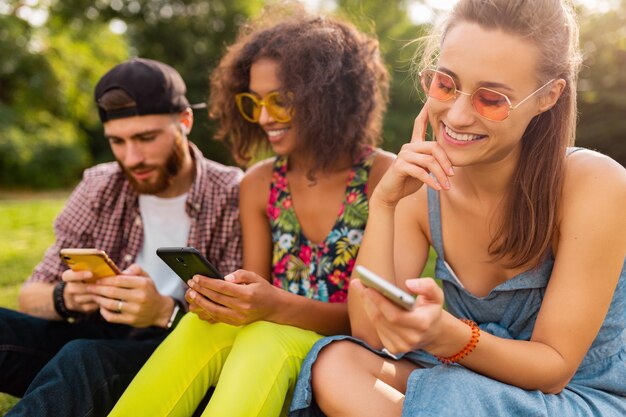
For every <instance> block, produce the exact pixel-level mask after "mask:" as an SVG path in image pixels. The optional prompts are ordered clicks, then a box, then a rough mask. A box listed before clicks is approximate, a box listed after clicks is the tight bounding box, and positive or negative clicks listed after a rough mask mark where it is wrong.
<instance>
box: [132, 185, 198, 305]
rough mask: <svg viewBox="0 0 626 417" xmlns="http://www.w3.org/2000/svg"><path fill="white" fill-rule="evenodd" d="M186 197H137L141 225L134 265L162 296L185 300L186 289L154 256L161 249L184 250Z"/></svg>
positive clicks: (187, 224) (185, 240)
mask: <svg viewBox="0 0 626 417" xmlns="http://www.w3.org/2000/svg"><path fill="white" fill-rule="evenodd" d="M186 201H187V193H185V194H183V195H181V196H178V197H174V198H160V197H156V196H154V195H147V194H141V195H139V211H140V212H141V219H142V221H143V233H144V234H143V246H142V247H141V250H140V251H139V254H138V255H137V259H136V260H135V262H136V263H137V264H139V265H140V266H141V267H142V268H143V269H144V270H145V271H146V272H148V274H150V277H152V280H153V281H154V283H155V284H156V287H157V289H158V290H159V292H160V293H161V294H163V295H168V296H171V297H174V298H176V299H179V300H184V299H185V291H186V289H187V286H186V285H185V284H184V283H183V281H182V280H181V279H180V278H179V277H178V276H177V275H176V274H175V273H174V271H172V270H171V269H170V267H169V266H167V265H166V264H165V262H163V261H162V260H161V259H160V258H159V257H158V256H157V255H156V250H157V248H160V247H162V246H187V239H188V237H189V228H190V227H191V218H190V217H189V215H188V214H187V212H186V211H185V203H186Z"/></svg>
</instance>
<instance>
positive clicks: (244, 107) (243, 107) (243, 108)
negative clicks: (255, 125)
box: [237, 94, 261, 122]
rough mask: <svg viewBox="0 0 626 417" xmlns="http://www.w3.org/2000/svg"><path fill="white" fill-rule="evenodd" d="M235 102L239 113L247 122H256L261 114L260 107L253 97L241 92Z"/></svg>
mask: <svg viewBox="0 0 626 417" xmlns="http://www.w3.org/2000/svg"><path fill="white" fill-rule="evenodd" d="M237 104H238V107H239V111H240V112H241V115H242V116H243V117H244V118H245V119H246V120H248V121H249V122H258V121H259V115H260V114H261V107H260V106H259V105H258V102H257V101H256V100H255V98H254V97H252V96H250V95H248V94H241V95H239V96H238V97H237Z"/></svg>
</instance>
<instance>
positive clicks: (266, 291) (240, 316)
mask: <svg viewBox="0 0 626 417" xmlns="http://www.w3.org/2000/svg"><path fill="white" fill-rule="evenodd" d="M188 283H189V286H190V287H191V288H190V289H189V290H188V291H187V294H186V296H185V298H186V299H187V301H188V302H189V305H190V311H192V312H194V313H196V314H198V316H199V317H200V318H201V319H203V320H206V321H209V322H222V323H227V324H231V325H234V326H241V325H244V324H248V323H252V322H255V321H258V320H269V318H270V317H271V315H272V314H273V313H274V306H275V303H273V302H272V300H273V295H274V294H275V292H276V291H279V290H278V289H277V288H276V287H274V286H273V285H271V284H270V283H269V282H268V281H267V280H266V279H265V278H263V277H261V276H260V275H258V274H256V273H254V272H251V271H245V270H242V269H240V270H238V271H235V272H233V273H232V274H228V275H227V276H226V277H225V279H224V280H220V279H214V278H207V277H203V276H201V275H196V276H194V278H193V279H191V280H189V282H188Z"/></svg>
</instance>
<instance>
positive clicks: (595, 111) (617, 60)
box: [576, 0, 626, 166]
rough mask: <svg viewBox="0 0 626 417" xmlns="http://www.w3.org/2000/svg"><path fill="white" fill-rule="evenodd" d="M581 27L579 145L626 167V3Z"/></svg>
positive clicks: (592, 15)
mask: <svg viewBox="0 0 626 417" xmlns="http://www.w3.org/2000/svg"><path fill="white" fill-rule="evenodd" d="M581 13H584V11H581ZM580 23H581V36H580V38H581V46H582V47H583V51H584V65H583V68H582V71H581V74H580V82H579V83H578V90H579V106H578V109H579V113H580V120H579V123H578V137H577V139H576V143H577V145H580V146H584V147H588V148H591V149H597V150H598V151H600V152H602V153H605V154H607V155H610V156H611V157H613V158H614V159H616V160H617V161H618V162H619V163H621V164H622V165H623V166H626V117H625V116H626V71H625V70H624V68H626V1H625V0H621V7H617V8H615V9H613V10H611V11H608V12H607V13H589V14H587V15H586V16H584V18H582V19H581V20H580Z"/></svg>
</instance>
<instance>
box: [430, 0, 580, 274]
mask: <svg viewBox="0 0 626 417" xmlns="http://www.w3.org/2000/svg"><path fill="white" fill-rule="evenodd" d="M461 22H472V23H476V24H478V25H480V26H481V27H483V28H486V29H489V30H502V31H504V32H506V33H509V34H512V35H515V36H518V37H520V38H521V39H524V40H526V41H527V42H530V43H532V44H533V45H534V46H535V47H536V48H537V50H538V51H539V58H538V65H537V74H536V75H537V78H538V82H539V83H540V84H538V85H541V84H543V83H545V82H546V81H548V80H550V79H559V78H561V79H564V80H565V82H566V85H565V89H564V91H563V93H562V94H561V97H560V98H559V100H558V101H557V103H556V104H555V105H554V107H552V108H551V109H549V110H547V111H545V112H543V113H541V114H539V115H537V116H535V117H534V118H533V119H532V120H531V122H530V123H529V125H528V126H527V128H526V131H525V132H524V134H523V136H522V142H521V154H520V158H519V161H518V165H517V167H516V170H515V173H514V174H513V178H512V183H511V187H510V188H509V190H508V194H507V195H506V196H505V200H504V205H503V210H504V212H503V216H502V217H501V218H502V221H501V222H500V224H499V225H497V227H496V233H495V235H494V237H493V239H492V241H491V244H490V246H489V253H490V255H491V256H492V257H493V259H494V260H495V261H502V262H503V263H504V265H506V266H507V267H510V268H517V267H520V266H523V265H528V266H536V265H537V264H538V263H539V262H540V261H541V260H542V259H543V258H544V256H545V255H546V254H548V253H549V251H550V247H551V244H552V242H553V240H554V237H555V234H556V233H557V227H558V224H557V220H558V219H557V215H558V211H559V203H560V197H561V189H562V187H563V177H564V162H565V153H566V149H567V147H568V146H571V145H573V144H574V137H575V130H576V82H577V79H578V70H579V67H580V62H581V58H580V52H579V47H578V26H577V24H576V20H575V14H574V11H573V8H572V7H571V5H570V4H569V1H566V0H525V1H510V0H461V1H459V2H458V3H457V4H456V5H455V7H454V9H453V11H452V13H451V15H450V16H449V17H448V19H447V20H446V21H445V22H444V23H443V25H442V26H441V28H440V33H439V36H433V37H431V38H430V39H429V41H428V44H427V46H426V49H425V50H424V52H423V56H422V60H421V63H420V66H421V67H422V68H425V67H429V66H431V65H432V64H433V63H434V62H435V61H436V59H437V53H438V50H439V47H440V45H441V43H442V42H443V39H444V38H445V36H446V34H447V33H448V32H449V31H450V29H452V28H453V27H454V26H455V25H458V24H459V23H461Z"/></svg>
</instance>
